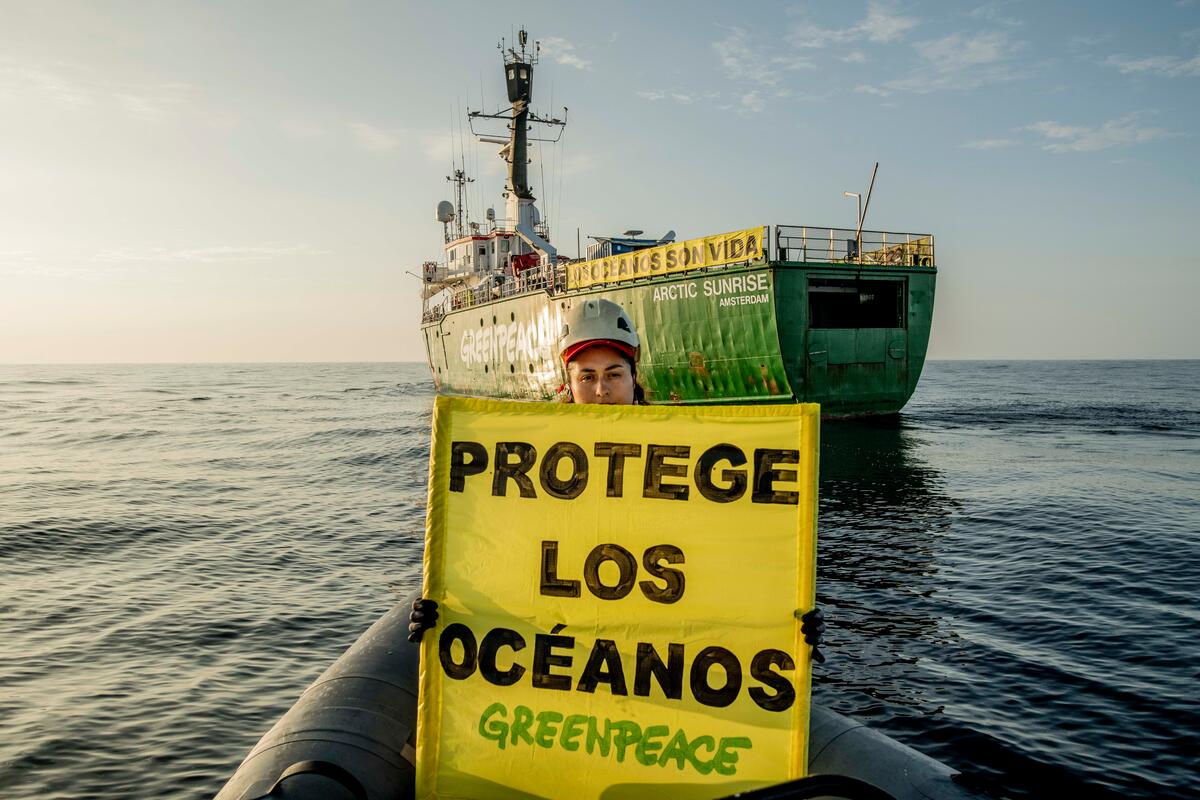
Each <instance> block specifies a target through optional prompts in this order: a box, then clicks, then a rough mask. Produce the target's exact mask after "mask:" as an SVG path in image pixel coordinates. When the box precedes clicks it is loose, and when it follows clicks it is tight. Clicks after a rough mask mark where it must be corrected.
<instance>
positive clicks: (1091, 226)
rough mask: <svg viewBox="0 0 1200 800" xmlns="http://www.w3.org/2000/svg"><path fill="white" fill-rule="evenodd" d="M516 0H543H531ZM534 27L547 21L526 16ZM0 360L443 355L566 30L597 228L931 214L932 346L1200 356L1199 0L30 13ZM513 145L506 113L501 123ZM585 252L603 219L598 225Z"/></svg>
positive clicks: (553, 207) (2, 71) (546, 94)
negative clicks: (459, 295)
mask: <svg viewBox="0 0 1200 800" xmlns="http://www.w3.org/2000/svg"><path fill="white" fill-rule="evenodd" d="M514 9H516V10H515V11H514ZM514 14H517V16H514ZM0 16H2V17H3V19H4V24H3V25H2V26H0V363H37V362H49V363H93V362H99V363H108V362H229V361H251V362H264V361H265V362H275V361H417V360H423V359H424V352H423V348H422V345H421V339H420V337H419V335H418V325H419V318H420V309H419V297H418V290H419V288H420V286H419V283H418V280H417V279H415V278H414V277H413V276H411V275H409V274H407V273H406V270H411V271H413V272H419V267H420V264H421V263H422V262H423V261H426V260H431V259H436V258H438V257H439V255H440V249H441V233H442V232H441V226H440V224H438V223H437V222H436V221H435V207H436V205H437V202H438V201H439V200H443V199H448V198H450V197H451V186H450V184H449V183H448V182H447V181H446V177H445V176H446V175H447V174H448V173H449V170H450V164H451V159H452V157H454V156H453V154H454V153H461V155H462V156H463V158H464V159H465V163H466V166H467V168H468V170H469V171H470V172H471V174H472V175H473V176H474V177H475V178H476V182H475V183H473V184H471V186H470V190H469V192H468V198H469V203H470V206H471V209H472V212H473V214H475V218H476V219H480V218H481V213H480V212H481V210H482V209H483V208H485V207H486V206H488V205H495V206H496V207H497V209H502V208H503V205H502V201H501V198H500V192H501V190H502V188H503V164H502V162H501V161H500V159H499V157H498V156H497V155H496V152H495V150H496V148H495V146H494V145H488V144H482V145H481V144H477V143H473V142H472V141H471V136H470V128H469V127H465V126H463V127H462V133H461V134H460V133H459V130H460V126H462V120H463V116H464V113H463V112H464V110H465V109H466V108H468V107H470V108H480V107H483V108H485V109H486V110H488V111H495V110H497V108H499V107H500V105H501V101H502V100H503V99H504V97H503V92H504V87H503V82H502V78H503V76H502V73H501V68H500V56H499V53H498V52H497V50H496V43H497V41H498V39H499V38H500V37H501V36H503V37H506V38H509V39H510V41H511V35H512V31H513V30H514V29H515V28H516V27H519V26H521V25H525V26H527V27H528V28H529V31H530V35H531V36H532V37H533V38H535V39H538V40H540V41H541V42H542V49H541V54H542V58H541V63H540V64H539V66H538V68H537V72H536V76H535V85H534V91H535V101H534V106H535V109H537V110H539V111H541V112H543V113H547V114H549V113H561V108H562V107H563V106H566V107H568V108H569V111H568V112H567V118H568V125H567V127H566V130H565V132H564V134H563V137H562V140H561V142H560V143H559V144H557V145H553V146H550V145H543V146H542V147H543V148H544V149H543V150H542V151H541V152H537V151H535V153H534V155H535V156H536V157H538V158H539V159H540V160H539V163H535V164H534V165H533V166H532V167H531V170H530V175H531V177H532V179H533V184H534V192H535V194H537V196H538V198H539V205H540V206H541V208H542V210H543V214H544V215H545V216H546V217H547V218H548V219H549V222H550V224H551V230H552V234H553V238H554V240H555V242H556V243H557V244H558V246H559V249H560V252H563V253H566V254H570V255H573V254H574V253H575V240H576V231H577V229H578V230H579V232H580V233H581V234H582V236H583V237H586V236H588V235H589V234H614V233H620V232H622V231H625V230H627V229H630V228H637V229H642V230H645V231H646V232H647V234H648V235H654V234H660V233H663V232H665V231H667V230H668V229H673V230H675V231H676V232H677V233H678V236H679V238H680V239H685V238H690V237H694V236H702V235H707V234H711V233H717V232H724V231H731V230H736V229H740V228H745V227H750V226H753V225H761V224H795V225H810V226H831V225H832V226H851V227H852V226H853V222H854V218H855V207H854V201H853V200H850V199H846V198H845V197H843V194H842V193H843V191H858V192H863V193H865V192H866V189H867V183H868V181H869V178H870V174H871V168H872V165H873V164H874V162H876V161H878V162H880V167H879V175H878V179H877V181H876V185H875V190H874V195H873V198H872V200H871V204H870V209H869V212H868V216H867V221H866V227H867V228H869V229H878V230H889V231H905V232H918V233H932V234H934V235H935V237H936V243H937V260H938V266H939V276H938V296H937V304H936V309H935V313H934V327H933V336H932V340H931V343H930V349H929V355H930V357H931V358H984V359H993V358H995V359H1017V358H1197V357H1200V322H1198V321H1197V320H1198V319H1200V313H1198V311H1197V308H1196V307H1197V305H1198V304H1197V298H1200V152H1198V149H1197V145H1198V141H1197V128H1198V126H1197V122H1198V120H1200V2H1197V0H1178V1H1177V2H1173V1H1172V0H1163V1H1162V2H1150V1H1149V0H1147V2H1139V3H1128V2H1111V3H1110V2H1071V3H1067V2H1032V1H1030V2H1020V1H1019V0H1013V1H1012V2H1003V1H1001V2H982V3H970V2H967V3H933V2H882V1H879V2H877V1H875V0H870V1H869V2H858V0H847V2H795V3H784V2H756V3H742V4H736V3H731V2H686V3H684V2H678V3H676V2H660V3H651V2H628V3H625V2H604V3H599V2H593V3H568V2H548V3H538V2H523V3H520V4H513V3H495V2H488V3H454V2H442V3H428V2H427V3H419V4H418V3H404V2H386V3H385V2H379V3H358V2H336V1H334V0H327V1H326V2H296V1H295V0H289V1H288V2H282V1H270V0H267V1H263V2H203V3H201V2H191V3H183V2H167V1H163V0H160V1H158V2H153V3H147V2H118V1H117V0H109V1H108V2H102V3H98V2H90V3H82V2H55V1H54V0H28V1H27V2H16V1H14V0H0ZM493 132H494V131H493ZM585 242H586V238H585Z"/></svg>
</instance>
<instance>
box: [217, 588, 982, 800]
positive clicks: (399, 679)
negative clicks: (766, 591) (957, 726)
mask: <svg viewBox="0 0 1200 800" xmlns="http://www.w3.org/2000/svg"><path fill="white" fill-rule="evenodd" d="M413 599H415V595H414V596H413V597H410V598H408V599H407V600H405V601H404V602H402V603H400V604H399V605H397V606H396V607H395V608H393V609H392V610H391V611H389V612H387V613H386V614H384V615H383V616H382V617H380V618H379V620H378V621H376V623H375V624H374V625H372V626H371V627H370V628H369V629H367V631H366V633H364V634H363V635H362V636H360V637H359V639H358V641H357V642H355V643H354V644H353V645H352V646H351V647H350V649H348V650H347V651H346V652H345V653H343V654H342V656H341V658H339V659H338V660H337V661H336V662H334V664H333V666H331V667H330V668H329V669H327V670H325V672H324V673H323V674H322V675H321V677H319V678H317V680H316V681H315V682H314V683H313V684H312V686H310V687H308V689H307V690H306V691H305V692H304V694H302V695H301V696H300V699H299V700H297V701H296V704H295V705H294V706H292V708H291V710H289V711H288V712H287V713H286V714H284V715H283V718H282V719H280V720H279V722H277V723H276V724H275V726H274V727H273V728H271V730H269V731H267V734H266V735H265V736H263V737H262V739H261V740H260V741H259V743H258V744H257V745H255V746H254V749H253V750H251V751H250V755H248V756H246V759H245V761H243V762H242V764H241V766H240V767H238V769H237V771H236V772H235V773H234V774H233V777H231V778H230V779H229V782H228V783H227V784H225V787H224V788H223V789H221V791H220V793H219V794H217V797H216V800H260V798H272V799H273V800H275V799H279V800H397V798H410V797H412V796H413V793H414V769H413V759H414V755H415V750H414V745H415V742H416V737H415V730H416V718H417V685H418V666H419V652H420V648H418V647H417V646H416V645H414V644H412V643H410V642H409V641H408V639H407V637H408V614H409V610H410V609H411V607H412V600H413ZM809 732H810V736H809V772H810V773H813V774H834V775H848V776H850V777H853V778H858V779H859V780H862V781H865V782H866V783H869V784H871V785H873V786H877V787H879V788H880V789H883V790H884V791H886V792H887V793H888V794H891V795H893V796H894V797H895V798H897V800H971V798H975V797H977V795H973V794H970V793H968V792H966V791H965V790H964V789H963V788H962V787H960V786H958V785H957V784H956V783H955V782H954V780H953V778H954V775H955V774H956V773H955V772H954V771H953V770H951V769H950V768H949V767H947V766H945V765H944V764H941V763H940V762H937V761H934V760H933V759H931V758H929V757H927V756H925V755H922V754H921V753H918V752H917V751H916V750H913V749H912V748H910V747H906V746H905V745H902V744H900V743H899V742H897V741H895V740H894V739H890V738H888V737H887V736H884V735H883V734H881V733H879V732H877V731H873V730H871V729H870V728H867V727H866V726H864V725H861V724H859V723H857V722H854V721H853V720H851V719H849V718H848V717H844V716H842V715H841V714H838V713H836V712H833V711H830V710H829V709H826V708H822V707H820V706H815V705H814V706H813V707H812V710H811V714H810V720H809Z"/></svg>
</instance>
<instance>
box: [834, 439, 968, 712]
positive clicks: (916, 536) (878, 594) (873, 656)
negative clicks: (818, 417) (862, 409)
mask: <svg viewBox="0 0 1200 800" xmlns="http://www.w3.org/2000/svg"><path fill="white" fill-rule="evenodd" d="M921 450H922V445H921V442H920V438H919V432H918V430H917V429H915V428H913V427H911V426H908V425H906V424H905V422H904V421H903V419H902V418H898V417H887V418H878V419H869V420H842V421H827V422H824V423H823V424H822V427H821V461H820V518H819V521H818V534H817V536H818V561H817V600H818V603H819V604H820V605H821V606H822V607H823V608H824V609H825V613H826V616H827V617H828V618H829V632H828V633H827V634H826V640H827V642H828V651H829V656H830V658H829V661H828V662H827V663H826V664H825V665H823V666H820V667H816V668H815V670H814V700H815V701H816V702H818V703H822V704H824V705H827V706H830V707H832V708H834V709H835V710H838V711H841V712H843V713H846V714H851V715H853V716H855V717H856V718H858V719H860V720H863V721H874V722H877V723H878V722H882V723H885V724H886V723H888V722H896V723H899V727H902V728H903V727H907V726H905V725H904V724H903V722H902V721H901V720H897V719H895V717H897V716H912V717H926V716H928V715H931V714H936V713H937V712H938V710H939V709H938V707H937V705H936V704H935V702H934V701H933V700H932V699H930V698H927V697H925V691H924V689H923V686H926V685H928V684H929V680H930V676H929V675H928V674H926V675H924V676H921V675H920V667H919V661H920V658H919V654H921V653H923V652H929V651H930V649H931V648H934V647H937V646H939V644H941V643H944V642H943V639H944V638H945V636H946V634H943V633H942V632H941V631H940V629H939V624H938V614H937V608H936V600H934V599H933V598H934V596H935V595H936V593H937V592H938V590H939V586H940V581H939V577H938V561H937V553H938V547H939V541H940V540H941V539H942V538H943V537H944V536H945V535H946V534H947V533H948V531H949V528H950V520H951V517H952V515H953V514H954V513H955V511H956V509H957V507H958V505H957V502H956V501H955V500H954V499H953V498H952V497H951V496H950V495H949V494H947V492H946V490H945V481H944V478H943V476H942V474H941V473H940V472H939V471H938V470H937V469H936V468H934V467H933V466H932V465H931V464H930V463H929V462H928V461H926V460H925V459H924V458H923V457H922V454H921ZM905 709H910V710H911V715H908V714H904V710H905Z"/></svg>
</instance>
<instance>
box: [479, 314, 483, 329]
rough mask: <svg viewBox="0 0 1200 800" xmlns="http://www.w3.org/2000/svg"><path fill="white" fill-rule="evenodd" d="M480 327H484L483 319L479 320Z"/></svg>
mask: <svg viewBox="0 0 1200 800" xmlns="http://www.w3.org/2000/svg"><path fill="white" fill-rule="evenodd" d="M479 327H481V328H482V327H483V317H480V318H479Z"/></svg>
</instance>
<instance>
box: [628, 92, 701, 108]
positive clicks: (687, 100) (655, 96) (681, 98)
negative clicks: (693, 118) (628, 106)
mask: <svg viewBox="0 0 1200 800" xmlns="http://www.w3.org/2000/svg"><path fill="white" fill-rule="evenodd" d="M637 96H638V97H640V98H642V99H643V100H649V101H651V102H657V101H659V100H670V101H672V102H675V103H678V104H680V105H682V106H690V105H692V104H693V103H696V102H699V101H701V100H713V99H715V98H717V97H718V96H719V95H718V94H717V93H716V92H703V93H701V92H682V91H678V90H670V91H667V90H663V89H642V90H641V91H639V92H638V93H637Z"/></svg>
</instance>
